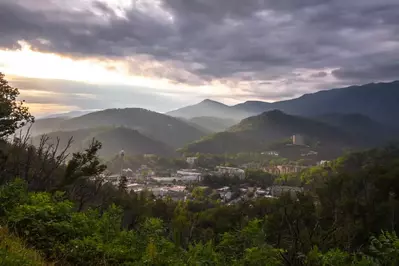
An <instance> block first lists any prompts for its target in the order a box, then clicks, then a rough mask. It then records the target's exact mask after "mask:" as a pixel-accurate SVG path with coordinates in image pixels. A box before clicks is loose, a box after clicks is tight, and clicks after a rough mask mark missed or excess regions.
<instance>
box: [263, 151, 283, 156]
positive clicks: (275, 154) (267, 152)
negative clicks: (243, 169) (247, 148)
mask: <svg viewBox="0 0 399 266" xmlns="http://www.w3.org/2000/svg"><path fill="white" fill-rule="evenodd" d="M262 155H270V156H279V155H280V153H279V152H277V151H265V152H262Z"/></svg>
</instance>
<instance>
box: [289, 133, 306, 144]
mask: <svg viewBox="0 0 399 266" xmlns="http://www.w3.org/2000/svg"><path fill="white" fill-rule="evenodd" d="M292 144H293V145H298V146H305V138H304V137H303V136H302V135H299V134H295V135H293V136H292Z"/></svg>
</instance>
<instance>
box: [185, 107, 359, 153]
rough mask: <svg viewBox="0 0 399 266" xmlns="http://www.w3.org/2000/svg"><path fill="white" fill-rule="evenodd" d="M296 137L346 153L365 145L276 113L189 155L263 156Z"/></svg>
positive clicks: (208, 140)
mask: <svg viewBox="0 0 399 266" xmlns="http://www.w3.org/2000/svg"><path fill="white" fill-rule="evenodd" d="M293 134H302V135H304V136H307V137H308V138H309V139H311V140H312V141H313V142H321V143H322V144H323V145H324V146H327V147H328V148H329V149H330V150H332V149H337V150H340V149H341V150H342V149H343V148H345V147H350V146H356V145H359V144H360V143H361V138H355V137H353V136H351V135H349V134H347V133H346V132H345V131H343V130H341V129H340V128H337V127H333V126H330V125H328V124H325V123H322V122H319V121H315V120H312V119H308V118H303V117H298V116H291V115H287V114H285V113H283V112H281V111H278V110H274V111H270V112H265V113H263V114H261V115H258V116H253V117H249V118H246V119H244V120H242V121H241V122H240V123H239V124H237V125H235V126H233V127H231V128H230V129H229V130H228V131H225V132H220V133H216V134H213V135H210V136H207V137H205V138H203V139H201V140H199V141H196V142H194V143H192V144H189V145H188V146H187V147H186V148H185V151H188V152H200V153H215V154H221V153H238V152H256V151H257V152H260V151H264V150H266V149H267V148H268V147H269V146H270V145H271V144H273V143H275V142H276V141H278V140H281V139H286V138H289V137H290V136H292V135H293Z"/></svg>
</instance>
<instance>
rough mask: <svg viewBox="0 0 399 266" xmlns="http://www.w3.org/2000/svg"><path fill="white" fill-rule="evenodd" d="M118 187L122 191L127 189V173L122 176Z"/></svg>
mask: <svg viewBox="0 0 399 266" xmlns="http://www.w3.org/2000/svg"><path fill="white" fill-rule="evenodd" d="M118 189H119V190H120V191H127V177H126V176H125V175H122V176H121V179H120V180H119V184H118Z"/></svg>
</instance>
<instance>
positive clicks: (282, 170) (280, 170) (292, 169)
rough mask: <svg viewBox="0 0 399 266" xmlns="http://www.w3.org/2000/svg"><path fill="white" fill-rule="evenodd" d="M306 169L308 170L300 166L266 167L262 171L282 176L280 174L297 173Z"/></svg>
mask: <svg viewBox="0 0 399 266" xmlns="http://www.w3.org/2000/svg"><path fill="white" fill-rule="evenodd" d="M307 168H308V167H307V166H301V165H276V166H269V167H266V168H264V169H263V171H265V172H268V173H270V174H273V175H282V174H291V173H299V172H301V171H303V170H305V169H307Z"/></svg>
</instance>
